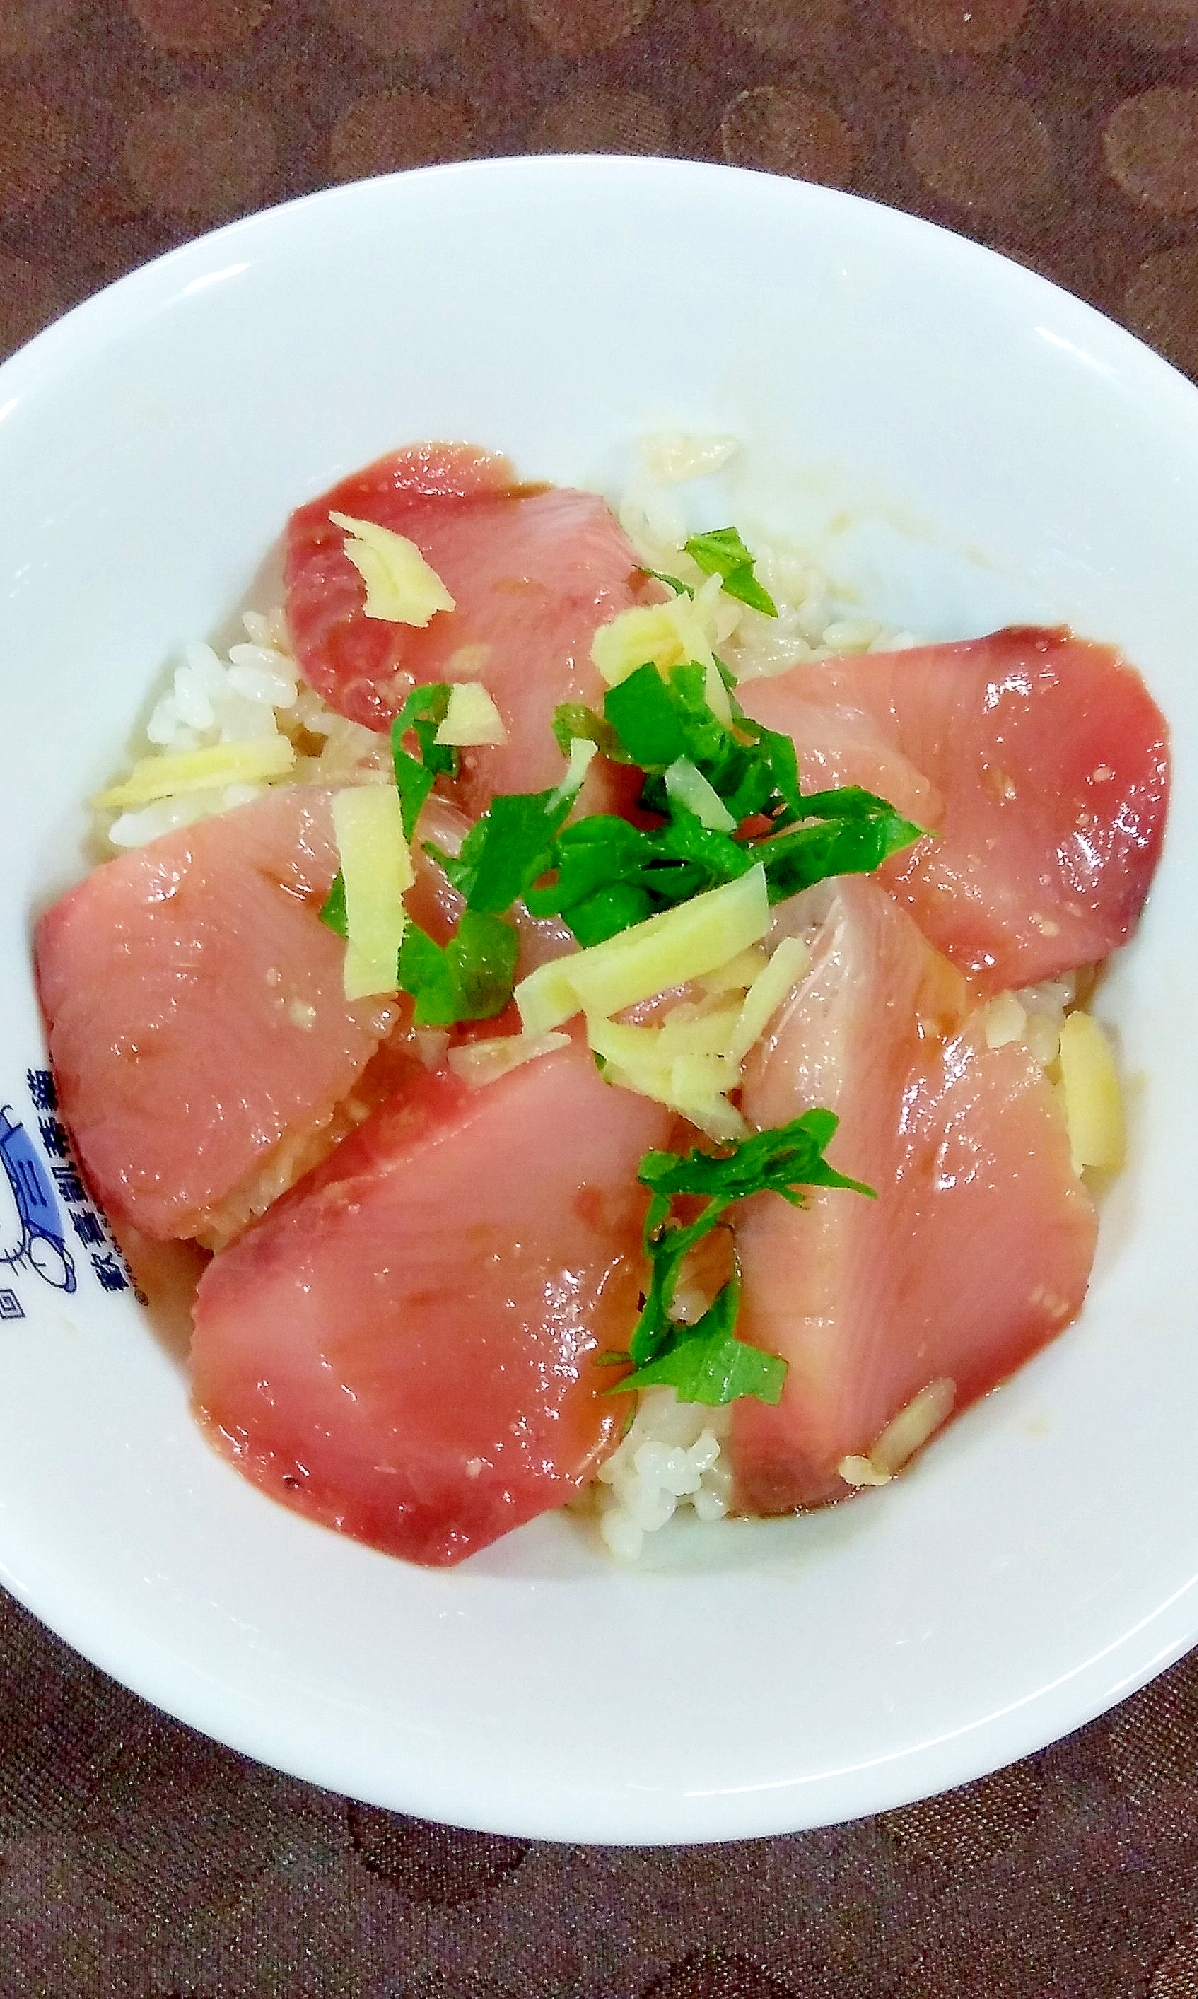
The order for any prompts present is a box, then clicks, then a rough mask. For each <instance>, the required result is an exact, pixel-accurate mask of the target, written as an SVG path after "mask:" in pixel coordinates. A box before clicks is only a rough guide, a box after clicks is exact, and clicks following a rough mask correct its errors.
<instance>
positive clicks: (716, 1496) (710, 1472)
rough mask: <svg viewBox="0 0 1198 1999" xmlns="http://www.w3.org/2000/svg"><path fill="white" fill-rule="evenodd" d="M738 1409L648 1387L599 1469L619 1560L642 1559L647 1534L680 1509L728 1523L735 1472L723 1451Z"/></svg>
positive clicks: (606, 1525) (605, 1524)
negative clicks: (722, 1457) (724, 1462)
mask: <svg viewBox="0 0 1198 1999" xmlns="http://www.w3.org/2000/svg"><path fill="white" fill-rule="evenodd" d="M730 1420H731V1412H730V1410H727V1409H708V1408H706V1407H705V1406H704V1405H703V1404H702V1403H699V1402H679V1401H678V1400H677V1398H676V1396H675V1394H674V1391H673V1389H672V1388H648V1389H646V1390H645V1391H644V1393H643V1394H642V1395H640V1396H639V1397H638V1398H637V1412H636V1415H635V1416H634V1418H633V1420H632V1423H631V1424H630V1426H629V1428H628V1431H627V1434H626V1435H625V1436H624V1438H623V1440H622V1442H621V1443H620V1445H619V1446H618V1448H617V1449H616V1450H615V1451H613V1453H612V1455H611V1457H610V1458H608V1460H607V1462H606V1463H605V1464H604V1465H602V1466H601V1467H600V1471H599V1481H598V1491H599V1532H600V1533H601V1534H602V1536H603V1539H604V1541H605V1542H606V1544H607V1546H608V1548H609V1549H610V1550H611V1553H612V1554H613V1555H616V1556H618V1557H619V1558H620V1559H621V1560H623V1561H635V1560H636V1558H637V1556H638V1555H639V1554H640V1552H641V1548H642V1547H643V1545H644V1540H645V1536H646V1534H652V1533H655V1532H656V1531H657V1530H658V1529H659V1528H662V1527H664V1526H665V1524H666V1522H667V1521H668V1520H672V1519H673V1517H674V1515H675V1513H676V1512H677V1511H678V1508H679V1507H680V1506H688V1507H690V1508H692V1509H693V1511H694V1512H695V1513H696V1514H697V1516H698V1518H699V1519H700V1520H722V1519H723V1517H724V1515H725V1513H727V1511H728V1502H729V1499H730V1496H731V1489H732V1476H731V1473H730V1472H729V1471H728V1470H727V1469H726V1468H725V1467H724V1466H723V1465H722V1464H721V1463H720V1446H721V1443H722V1441H723V1439H724V1437H725V1436H726V1435H727V1432H728V1425H729V1422H730Z"/></svg>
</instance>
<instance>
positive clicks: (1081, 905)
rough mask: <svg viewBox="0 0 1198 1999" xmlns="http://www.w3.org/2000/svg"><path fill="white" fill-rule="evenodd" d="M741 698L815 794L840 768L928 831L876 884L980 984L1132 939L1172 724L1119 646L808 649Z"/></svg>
mask: <svg viewBox="0 0 1198 1999" xmlns="http://www.w3.org/2000/svg"><path fill="white" fill-rule="evenodd" d="M741 698H742V700H743V703H744V706H745V708H746V710H747V711H748V713H749V714H751V715H753V716H754V717H755V718H756V720H757V721H759V722H764V723H766V724H767V725H768V726H769V727H770V728H772V729H778V730H780V731H782V732H783V733H785V734H787V735H791V736H793V738H794V741H795V743H796V746H797V748H798V751H799V767H800V775H801V777H802V781H803V783H804V786H805V788H806V789H807V790H809V791H810V790H814V789H816V788H817V786H819V785H823V784H826V783H827V782H828V777H829V772H830V771H831V772H833V773H835V775H834V779H833V781H835V782H840V783H844V782H849V783H854V784H863V785H864V786H865V787H866V789H867V790H872V791H877V792H879V793H880V794H881V795H882V796H883V797H887V798H890V799H891V800H892V802H893V803H894V804H895V805H896V806H897V807H898V808H899V810H900V811H902V812H904V813H906V814H907V815H908V816H909V817H910V818H912V819H914V820H915V821H916V823H917V824H920V825H926V826H930V827H932V828H934V830H935V832H936V834H937V836H938V837H937V838H936V840H935V841H931V840H926V841H920V842H919V843H918V844H917V845H916V846H915V847H914V848H912V849H910V850H909V851H908V852H905V853H902V854H898V855H896V856H895V857H894V858H893V859H892V860H890V861H888V862H887V863H886V865H885V867H884V868H883V869H882V870H881V872H880V876H879V879H880V880H882V881H883V882H884V883H885V884H886V886H887V887H888V888H889V889H890V891H891V893H892V894H893V895H895V896H897V897H898V899H899V900H900V901H901V902H903V903H905V904H906V906H907V908H908V909H909V910H910V911H911V914H912V915H913V916H914V918H915V920H916V922H917V923H918V924H919V925H920V928H921V929H922V930H923V932H924V934H925V935H926V936H927V937H929V938H930V939H931V941H932V943H933V944H935V946H936V948H937V949H938V950H940V951H943V952H944V953H945V955H946V956H947V957H949V958H951V959H952V961H953V963H954V964H955V965H958V966H960V968H961V970H962V971H965V972H968V973H969V974H970V975H971V978H972V979H973V982H974V985H975V989H976V990H978V991H980V992H997V991H1000V990H1002V988H1004V987H1007V986H1010V987H1019V986H1025V985H1034V984H1035V983H1036V982H1037V981H1039V980H1041V979H1046V978H1051V977H1053V976H1054V975H1055V974H1057V973H1059V972H1062V971H1066V970H1068V969H1070V968H1071V967H1074V966H1078V965H1087V964H1093V963H1096V962H1097V961H1098V960H1099V959H1101V958H1104V957H1106V956H1107V955H1108V953H1109V952H1111V951H1113V950H1114V949H1115V947H1116V945H1118V944H1122V943H1123V942H1124V941H1125V940H1126V939H1127V937H1128V936H1129V935H1130V933H1131V931H1132V929H1133V928H1134V926H1135V923H1136V920H1137V918H1138V916H1139V914H1140V911H1141V909H1142V907H1143V904H1144V899H1145V897H1146V895H1147V893H1148V888H1149V884H1150V882H1151V880H1152V875H1153V871H1154V869H1155V867H1156V863H1157V860H1158V858H1159V855H1160V848H1161V840H1162V837H1163V834H1164V825H1165V811H1166V806H1167V804H1168V796H1169V751H1168V730H1167V728H1166V725H1165V721H1164V718H1163V717H1162V715H1161V713H1160V710H1159V709H1158V708H1157V706H1156V703H1155V702H1154V701H1153V700H1152V697H1151V696H1150V695H1149V693H1148V691H1147V689H1146V687H1145V686H1144V683H1143V681H1142V680H1141V678H1140V676H1139V674H1138V673H1137V672H1136V671H1135V669H1134V667H1131V666H1129V665H1128V664H1127V662H1126V660H1124V659H1122V658H1121V657H1120V655H1119V654H1118V653H1117V652H1115V651H1113V650H1112V648H1111V647H1110V646H1102V645H1094V644H1091V643H1089V642H1088V641H1086V640H1084V639H1077V638H1074V637H1073V636H1072V635H1071V634H1070V633H1069V632H1067V631H1063V630H1062V631H1044V630H1039V629H1032V628H1026V629H1019V630H1011V631H1002V632H996V633H995V634H994V635H993V636H992V637H991V638H986V639H976V640H971V641H969V642H967V643H965V644H962V645H942V646H922V647H917V648H915V649H913V650H911V651H909V652H898V653H867V654H862V655H859V656H857V657H855V658H851V659H830V660H813V661H810V662H805V663H803V664H802V665H799V666H795V667H792V668H790V669H789V671H788V672H786V673H784V674H782V675H780V676H779V677H778V678H777V679H773V680H759V681H751V682H748V683H746V685H745V686H744V687H743V688H742V689H741ZM870 725H872V736H871V733H870ZM912 767H914V769H915V771H916V772H922V773H923V774H924V776H925V777H926V778H927V779H928V780H929V781H930V785H931V787H932V790H931V793H930V795H929V798H928V801H927V803H926V804H923V805H921V802H920V800H919V798H918V796H917V795H915V793H914V792H913V791H912V789H911V771H912ZM925 812H926V816H924V815H925Z"/></svg>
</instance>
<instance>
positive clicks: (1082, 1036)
mask: <svg viewBox="0 0 1198 1999" xmlns="http://www.w3.org/2000/svg"><path fill="white" fill-rule="evenodd" d="M1060 1064H1061V1090H1062V1094H1063V1096H1064V1099H1065V1117H1066V1121H1067V1123H1068V1125H1069V1144H1070V1146H1071V1148H1072V1151H1073V1160H1074V1165H1075V1166H1077V1167H1078V1168H1079V1169H1080V1168H1081V1167H1083V1166H1105V1167H1110V1168H1118V1167H1120V1166H1122V1164H1123V1160H1124V1156H1125V1151H1126V1136H1125V1132H1124V1125H1123V1100H1122V1097H1121V1094H1120V1090H1119V1076H1118V1073H1117V1071H1116V1068H1115V1058H1114V1056H1113V1055H1112V1053H1111V1044H1110V1042H1109V1041H1108V1040H1107V1037H1106V1035H1105V1034H1104V1032H1103V1030H1102V1028H1101V1027H1100V1026H1099V1024H1098V1022H1097V1021H1096V1020H1095V1019H1094V1018H1093V1017H1092V1015H1090V1014H1088V1013H1071V1014H1068V1015H1067V1016H1066V1018H1065V1019H1064V1020H1063V1021H1062V1023H1061V1045H1060Z"/></svg>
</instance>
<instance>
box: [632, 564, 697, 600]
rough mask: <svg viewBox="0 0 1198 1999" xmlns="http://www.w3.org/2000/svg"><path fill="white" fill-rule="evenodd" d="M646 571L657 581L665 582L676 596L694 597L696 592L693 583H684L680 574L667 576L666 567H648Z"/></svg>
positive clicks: (646, 573) (647, 574)
mask: <svg viewBox="0 0 1198 1999" xmlns="http://www.w3.org/2000/svg"><path fill="white" fill-rule="evenodd" d="M644 573H645V575H646V576H651V577H652V578H653V580H654V582H655V583H664V584H665V585H666V587H667V588H668V589H670V590H672V591H673V592H674V595H675V596H676V597H693V596H694V594H695V590H694V585H693V584H691V583H684V582H683V581H682V578H681V577H680V576H667V575H666V572H665V570H664V569H646V570H645V572H644Z"/></svg>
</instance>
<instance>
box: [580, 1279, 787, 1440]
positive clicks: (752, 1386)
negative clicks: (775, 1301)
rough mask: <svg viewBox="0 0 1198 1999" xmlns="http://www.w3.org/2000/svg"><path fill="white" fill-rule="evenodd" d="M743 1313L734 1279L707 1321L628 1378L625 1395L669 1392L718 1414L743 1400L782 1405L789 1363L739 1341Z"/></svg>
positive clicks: (676, 1334) (670, 1340)
mask: <svg viewBox="0 0 1198 1999" xmlns="http://www.w3.org/2000/svg"><path fill="white" fill-rule="evenodd" d="M739 1310H740V1284H739V1282H738V1280H737V1279H736V1278H735V1277H733V1278H731V1279H730V1280H729V1282H728V1283H727V1284H725V1285H724V1288H723V1290H722V1291H720V1292H719V1293H718V1294H717V1296H716V1297H715V1299H714V1300H713V1301H712V1303H711V1304H710V1305H709V1306H708V1308H707V1310H706V1311H705V1312H704V1314H703V1316H702V1318H701V1319H699V1320H697V1321H696V1323H695V1324H694V1325H693V1326H677V1327H676V1329H675V1330H674V1331H673V1332H672V1333H670V1334H669V1335H668V1336H667V1338H666V1339H665V1341H664V1342H663V1344H662V1345H661V1347H660V1348H659V1350H658V1353H657V1356H656V1358H655V1359H654V1360H651V1361H647V1362H646V1363H645V1365H644V1367H638V1368H637V1369H636V1370H635V1372H634V1373H632V1374H627V1375H625V1377H624V1379H623V1381H621V1383H620V1388H621V1390H625V1391H626V1390H628V1389H630V1388H637V1389H640V1388H656V1387H669V1388H672V1389H673V1390H674V1393H675V1395H676V1396H677V1398H678V1400H679V1402H705V1403H706V1404H707V1405H708V1406H709V1407H710V1408H713V1409H722V1408H723V1407H725V1405H726V1404H727V1403H729V1402H736V1401H737V1400H738V1399H739V1398H740V1396H742V1395H755V1396H756V1397H757V1399H758V1401H760V1402H769V1403H775V1402H777V1401H778V1400H779V1399H780V1397H781V1394H782V1388H783V1384H784V1383H785V1381H786V1362H785V1361H784V1360H780V1359H779V1358H778V1356H777V1354H772V1353H762V1351H761V1349H760V1348H759V1347H751V1346H748V1345H746V1343H745V1341H744V1340H738V1339H737V1338H736V1335H735V1333H734V1331H733V1328H734V1326H735V1325H736V1318H737V1313H738V1311H739Z"/></svg>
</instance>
